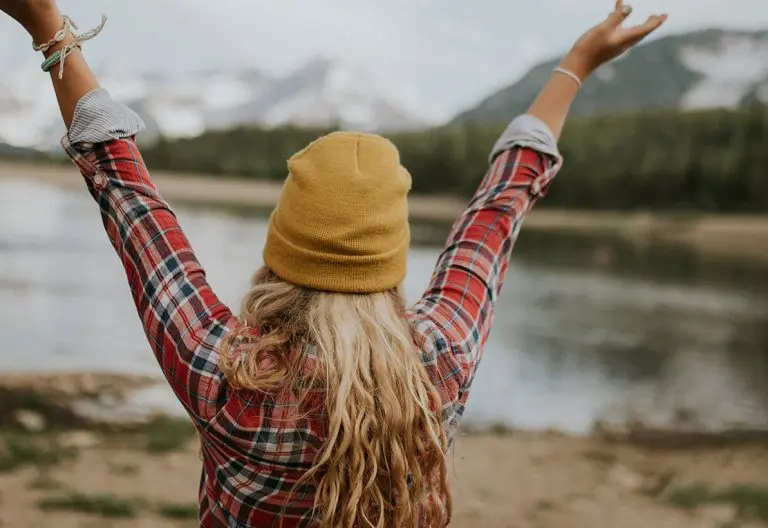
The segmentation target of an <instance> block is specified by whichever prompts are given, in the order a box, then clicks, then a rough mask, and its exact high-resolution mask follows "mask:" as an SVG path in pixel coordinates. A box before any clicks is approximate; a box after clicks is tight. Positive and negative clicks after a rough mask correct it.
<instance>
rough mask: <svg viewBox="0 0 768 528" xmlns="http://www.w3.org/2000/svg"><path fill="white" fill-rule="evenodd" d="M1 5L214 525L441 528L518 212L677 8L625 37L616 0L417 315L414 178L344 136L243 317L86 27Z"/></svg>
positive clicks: (491, 175) (497, 157) (485, 189)
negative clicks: (189, 447)
mask: <svg viewBox="0 0 768 528" xmlns="http://www.w3.org/2000/svg"><path fill="white" fill-rule="evenodd" d="M0 8H1V9H2V10H3V11H5V12H6V13H8V14H9V15H11V16H12V17H14V18H15V19H16V20H18V21H19V22H20V23H21V24H22V25H23V26H24V27H25V28H26V29H27V31H28V32H29V33H30V35H31V36H32V38H33V40H34V42H35V43H37V47H36V49H38V50H39V51H42V52H43V53H44V54H45V57H46V63H45V68H44V69H46V70H48V71H50V72H51V74H52V79H53V84H54V87H55V90H56V95H57V98H58V102H59V106H60V108H61V113H62V116H63V118H64V122H65V123H66V125H67V128H68V134H67V136H66V137H65V138H64V140H63V145H64V148H65V149H66V151H67V153H68V154H69V155H70V156H71V157H72V159H73V160H74V162H75V164H76V165H77V166H78V167H79V169H80V171H81V172H82V175H83V177H84V178H85V181H86V184H87V186H88V189H89V190H90V192H91V194H92V196H93V197H94V199H95V200H96V202H97V203H98V205H99V207H100V209H101V215H102V220H103V222H104V226H105V228H106V231H107V234H108V236H109V238H110V240H111V242H112V244H113V246H114V248H115V250H116V251H117V254H118V256H119V257H120V260H121V261H122V263H123V265H124V267H125V270H126V274H127V277H128V281H129V284H130V286H131V291H132V293H133V298H134V301H135V304H136V308H137V310H138V313H139V316H140V318H141V320H142V322H143V324H144V328H145V330H146V334H147V338H148V340H149V343H150V345H151V347H152V349H153V350H154V352H155V354H156V356H157V360H158V361H159V363H160V365H161V367H162V369H163V372H164V374H165V376H166V378H167V379H168V382H169V383H170V385H171V387H172V388H173V390H174V392H175V393H176V395H177V396H178V397H179V399H180V400H181V402H182V404H183V405H184V407H185V409H186V410H187V412H188V413H189V416H190V417H191V419H192V421H193V422H194V424H195V426H196V427H197V429H198V430H199V432H200V438H201V444H202V454H203V473H202V481H201V485H200V497H199V498H200V523H201V526H205V527H214V526H215V527H220V526H222V527H223V526H229V527H232V526H236V527H265V526H283V527H293V526H323V527H337V526H343V527H353V526H355V527H357V526H372V527H373V526H375V527H383V526H387V527H390V526H403V527H405V526H429V527H438V526H445V525H446V524H447V523H448V522H449V520H450V512H451V501H450V494H449V491H448V487H447V482H446V454H447V451H448V446H449V444H450V442H451V440H452V438H453V436H454V435H455V432H456V429H457V426H458V423H459V420H460V418H461V415H462V413H463V411H464V408H465V405H466V402H467V397H468V394H469V390H470V387H471V385H472V380H473V379H474V375H475V370H476V368H477V365H478V363H479V362H480V359H481V357H482V350H483V344H484V343H485V340H486V337H487V335H488V331H489V329H490V325H491V321H492V317H493V309H494V305H495V303H496V299H497V297H498V295H499V292H500V290H501V286H502V283H503V279H504V275H505V273H506V269H507V264H508V262H509V258H510V253H511V251H512V246H513V244H514V241H515V239H516V237H517V234H518V232H519V229H520V226H521V224H522V220H523V216H524V215H525V213H526V212H527V211H529V210H530V209H531V207H532V206H533V204H534V202H535V201H536V200H537V199H538V198H539V197H540V196H542V195H543V194H544V192H545V191H546V190H547V188H548V186H549V184H550V182H551V181H552V178H553V177H554V176H555V174H556V172H557V171H558V169H559V168H560V165H561V162H560V157H559V154H558V151H557V146H556V139H557V138H558V137H559V135H560V133H561V131H562V128H563V124H564V121H565V118H566V114H567V112H568V109H569V106H570V104H571V102H572V100H573V98H574V97H575V96H576V94H577V92H578V90H579V88H580V87H581V82H582V81H583V80H584V79H586V78H587V77H588V76H589V74H590V73H592V72H593V71H594V70H595V69H596V68H597V67H598V66H599V65H600V64H602V63H604V62H606V61H608V60H611V59H613V58H615V57H616V56H618V55H619V54H621V53H622V52H624V51H626V50H627V49H628V48H630V47H631V46H633V45H635V44H636V43H638V42H639V41H640V40H641V39H643V38H644V37H645V36H647V35H648V34H649V33H651V32H652V31H654V30H655V29H657V28H658V27H659V26H660V25H661V24H662V23H663V22H664V20H665V19H666V17H665V16H658V17H651V18H650V19H649V20H648V21H647V22H646V23H645V24H643V25H641V26H637V27H633V28H623V27H622V23H623V21H624V19H625V18H626V17H627V16H628V15H629V12H630V11H631V10H630V9H629V8H628V7H625V6H624V5H623V4H622V2H621V1H618V2H616V7H615V11H614V12H613V13H612V14H611V15H610V16H609V18H608V19H607V20H605V21H604V22H602V23H601V24H599V25H598V26H596V27H594V28H593V29H591V30H590V31H588V32H587V33H586V34H585V35H584V36H583V37H582V38H581V39H580V40H579V41H578V42H577V44H576V45H575V46H574V47H573V49H572V50H571V51H570V52H569V53H568V54H567V55H566V57H565V58H564V59H563V61H562V64H561V68H558V69H557V70H556V71H555V72H554V73H553V75H552V78H551V79H550V80H549V82H548V83H547V85H546V86H545V87H544V88H543V90H542V92H541V94H540V95H539V96H538V98H537V99H536V101H535V102H534V103H533V105H532V106H531V108H530V111H529V112H528V113H527V114H526V115H524V116H521V117H519V118H517V119H515V120H514V121H513V122H512V124H511V125H510V127H509V128H508V129H507V130H506V131H505V132H504V134H503V135H502V136H501V138H500V139H499V141H498V143H497V144H496V145H495V146H494V147H493V149H492V154H491V158H490V162H491V164H490V168H489V170H488V172H487V175H486V176H485V179H484V180H483V182H482V183H481V184H480V187H479V189H478V191H477V193H476V194H475V196H474V198H473V199H472V201H471V202H470V204H469V207H468V208H467V210H466V211H465V212H464V213H463V214H462V215H461V217H460V218H459V219H458V221H457V222H456V224H455V226H454V229H453V232H452V234H451V235H450V238H449V240H448V243H447V245H446V248H445V251H444V252H443V253H442V255H441V256H440V258H439V261H438V263H437V268H436V271H435V273H434V276H433V278H432V281H431V283H430V285H429V288H428V290H427V292H426V293H425V294H424V296H423V297H422V298H421V300H419V301H418V302H417V303H416V305H415V306H414V307H412V308H409V309H406V307H405V305H404V300H403V296H402V294H401V292H400V289H399V287H400V284H401V282H402V280H403V278H404V276H405V263H406V254H407V251H408V244H409V230H408V221H407V204H406V195H407V193H408V190H409V188H410V176H409V174H408V173H407V171H406V170H405V169H404V168H403V167H402V166H401V165H400V161H399V156H398V152H397V149H396V148H395V147H394V146H393V145H392V144H391V143H389V142H388V141H387V140H385V139H383V138H381V137H378V136H373V135H366V134H357V133H335V134H331V135H329V136H326V137H324V138H321V139H319V140H318V141H316V142H314V143H312V144H311V145H310V146H309V147H307V148H306V149H305V150H303V151H302V152H300V153H298V154H297V155H295V156H293V157H292V158H291V160H290V161H289V176H288V178H287V180H286V182H285V186H284V191H283V194H282V196H281V199H280V202H279V204H278V206H277V208H276V209H275V211H274V213H273V214H272V217H271V219H270V228H269V235H268V238H267V241H266V244H265V248H264V261H265V263H266V266H265V267H264V268H262V269H261V270H260V271H258V273H257V274H256V277H255V279H254V281H253V286H252V289H251V291H250V292H249V293H247V295H246V297H245V300H244V302H243V304H242V309H241V313H240V315H239V317H236V316H234V315H233V314H232V312H231V311H230V310H229V309H228V308H227V307H226V306H224V305H223V304H222V303H221V302H220V301H219V300H218V298H217V297H216V295H215V294H214V292H213V290H212V289H211V287H210V286H209V285H208V283H207V282H206V277H205V273H204V271H203V269H202V268H201V266H200V264H199V263H198V261H197V260H196V258H195V255H194V253H193V251H192V249H191V247H190V246H189V243H188V241H187V239H186V238H185V236H184V234H183V233H182V231H181V228H180V227H179V225H178V223H177V221H176V217H175V216H174V215H173V213H172V212H171V210H170V208H169V207H168V204H167V203H166V202H165V201H164V200H163V199H162V198H161V196H160V194H159V193H158V191H157V189H156V188H155V187H154V185H153V184H152V182H151V180H150V178H149V174H148V173H147V170H146V168H145V166H144V163H143V162H142V159H141V156H140V154H139V151H138V148H137V147H136V143H135V142H134V136H135V135H136V134H137V132H139V130H140V128H141V122H140V120H139V118H138V117H137V116H136V115H135V114H134V113H133V112H131V111H130V110H128V109H127V108H126V107H124V106H122V105H120V104H117V103H115V102H114V101H113V100H112V99H111V98H110V97H109V94H108V93H107V92H106V91H104V90H103V89H100V88H99V85H98V84H97V82H96V79H95V78H94V76H93V74H92V73H91V71H90V70H89V69H88V66H87V64H86V62H85V59H84V58H83V55H82V52H81V49H80V47H79V46H78V44H82V43H83V42H84V41H85V40H87V38H85V37H82V38H77V37H76V36H74V32H73V30H72V27H71V26H69V25H68V22H67V19H65V18H64V17H62V15H61V13H60V12H59V10H58V9H57V6H56V4H55V2H54V0H0ZM97 32H98V31H96V33H97ZM90 36H92V35H89V36H88V37H90ZM57 54H58V55H57ZM64 68H65V70H64V71H62V70H63V69H64Z"/></svg>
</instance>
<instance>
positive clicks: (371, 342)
mask: <svg viewBox="0 0 768 528" xmlns="http://www.w3.org/2000/svg"><path fill="white" fill-rule="evenodd" d="M240 317H241V320H242V321H243V322H244V323H245V326H247V327H251V328H259V329H261V332H260V335H258V337H257V338H255V339H253V341H252V342H247V344H246V345H245V347H246V348H245V350H246V353H245V354H242V353H241V352H242V351H243V344H242V335H241V334H240V333H239V332H234V333H232V335H230V336H229V337H228V338H227V339H226V340H225V345H224V347H223V349H222V351H221V354H220V356H221V360H220V361H221V368H222V370H223V372H224V374H225V376H226V377H227V380H228V382H229V383H230V384H231V385H232V386H233V387H234V388H235V389H240V390H251V391H260V392H267V393H272V394H278V393H280V391H282V390H285V389H287V388H297V387H305V388H306V387H317V386H318V385H319V386H321V387H323V388H324V389H325V395H326V396H325V412H326V413H327V437H326V442H325V444H324V445H323V447H322V448H321V450H320V452H319V453H318V455H317V457H316V459H315V461H314V465H313V467H312V469H311V470H310V471H309V472H308V473H307V474H306V475H304V477H302V479H301V482H309V483H312V484H313V485H314V488H315V499H314V500H315V503H314V504H315V509H316V511H318V512H319V513H320V515H319V518H320V523H321V524H320V525H321V526H322V527H323V528H337V527H343V528H353V527H358V526H360V527H372V528H373V527H375V528H381V527H392V526H397V527H413V526H428V527H430V528H432V527H443V526H445V525H447V524H448V522H449V520H450V515H451V499H450V493H449V491H448V486H447V476H446V474H447V470H446V451H447V440H446V435H445V431H444V429H443V425H442V420H441V416H440V409H441V403H440V396H439V394H438V393H437V390H436V389H435V387H434V385H433V384H432V382H431V381H430V379H429V378H428V376H427V372H426V370H425V368H424V366H423V364H422V362H421V358H420V353H419V351H418V350H417V347H416V345H415V344H414V340H413V334H412V329H411V327H410V324H409V322H408V320H407V319H406V317H405V302H404V298H403V296H402V294H401V292H400V291H399V290H391V291H388V292H384V293H376V294H367V295H350V294H337V293H328V292H319V291H314V290H308V289H305V288H300V287H297V286H295V285H292V284H289V283H287V282H284V281H282V280H281V279H280V278H278V277H277V276H276V275H275V274H274V273H272V272H271V271H270V270H269V269H267V268H262V269H261V270H260V271H259V272H258V273H257V274H256V276H255V278H254V281H253V288H252V289H251V291H250V292H249V293H248V295H247V296H246V297H245V299H244V301H243V305H242V311H241V315H240ZM235 352H236V353H235ZM305 392H306V391H305Z"/></svg>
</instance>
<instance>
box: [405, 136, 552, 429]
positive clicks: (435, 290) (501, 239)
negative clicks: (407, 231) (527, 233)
mask: <svg viewBox="0 0 768 528" xmlns="http://www.w3.org/2000/svg"><path fill="white" fill-rule="evenodd" d="M552 141H553V142H554V138H553V139H552ZM542 151H545V152H546V151H550V152H554V153H556V152H557V151H556V147H555V150H554V151H552V149H544V148H541V149H534V148H529V147H527V146H520V145H519V144H517V143H515V144H511V145H507V146H506V147H505V149H502V150H500V151H498V152H495V153H494V155H493V157H492V163H491V167H490V169H489V170H488V172H487V173H486V176H485V178H484V179H483V181H482V183H481V184H480V187H479V188H478V189H477V191H476V193H475V195H474V197H473V198H472V200H471V202H470V203H469V206H468V207H467V209H466V211H465V212H464V213H463V214H462V215H461V216H460V217H459V219H458V220H457V221H456V223H455V224H454V226H453V230H452V232H451V235H450V237H449V238H448V242H447V244H446V246H445V249H444V250H443V252H442V254H441V255H440V257H439V259H438V262H437V266H436V269H435V272H434V274H433V276H432V280H431V282H430V284H429V287H428V289H427V291H426V293H425V294H424V296H423V297H422V298H421V299H420V300H419V301H418V302H417V303H416V305H415V306H414V307H413V308H412V309H411V316H412V317H413V318H415V319H416V321H415V325H416V328H417V330H419V331H420V333H422V334H427V333H429V334H431V336H430V338H429V342H430V343H432V344H433V345H432V346H431V348H432V349H433V350H432V357H431V358H427V359H428V366H430V365H429V363H432V366H434V367H435V372H438V373H439V379H438V380H437V382H438V387H439V388H441V389H442V392H443V393H444V394H443V398H444V400H446V399H448V400H449V403H451V404H452V405H458V406H459V407H463V405H464V403H465V402H464V400H465V399H466V393H467V391H468V390H469V387H470V385H471V383H472V380H473V378H474V375H475V370H476V367H477V365H478V363H479V362H480V360H481V358H482V350H483V345H484V344H485V342H486V339H487V338H488V333H489V330H490V328H491V324H492V321H493V312H494V306H495V305H496V301H497V299H498V297H499V293H500V291H501V288H502V285H503V283H504V277H505V275H506V271H507V267H508V265H509V259H510V257H511V254H512V248H513V246H514V243H515V241H516V239H517V235H518V233H519V232H520V228H521V226H522V223H523V217H524V216H525V214H526V213H527V212H528V211H529V210H530V209H531V208H532V207H533V205H534V203H535V202H536V201H537V200H538V199H539V198H540V197H541V196H543V195H544V194H545V192H546V191H547V189H548V188H549V185H550V183H551V182H552V179H553V178H554V177H555V175H556V174H557V172H558V170H559V169H560V166H561V158H560V156H559V155H553V154H548V153H542ZM446 392H450V393H451V394H445V393H446ZM446 397H448V398H446ZM450 400H453V401H452V402H451V401H450ZM462 411H463V408H462V409H458V410H457V409H454V408H451V414H457V415H459V416H460V415H461V412H462ZM447 418H449V420H450V421H453V420H454V418H450V417H447Z"/></svg>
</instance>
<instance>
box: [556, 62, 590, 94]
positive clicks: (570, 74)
mask: <svg viewBox="0 0 768 528" xmlns="http://www.w3.org/2000/svg"><path fill="white" fill-rule="evenodd" d="M554 72H555V73H561V74H563V75H565V76H566V77H570V78H571V79H573V81H574V82H575V83H576V84H577V85H578V86H579V89H581V87H582V86H583V83H582V81H581V79H579V76H578V75H576V74H575V73H573V72H572V71H571V70H567V69H565V68H563V67H562V66H558V67H557V68H555V70H554Z"/></svg>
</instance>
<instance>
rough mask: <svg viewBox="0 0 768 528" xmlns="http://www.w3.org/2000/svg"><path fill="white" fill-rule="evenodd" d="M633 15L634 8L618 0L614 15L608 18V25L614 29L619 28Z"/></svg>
mask: <svg viewBox="0 0 768 528" xmlns="http://www.w3.org/2000/svg"><path fill="white" fill-rule="evenodd" d="M631 14H632V6H631V5H624V2H622V1H621V0H617V1H616V9H614V10H613V13H611V14H610V15H609V16H608V19H607V20H606V23H607V24H608V26H610V27H614V28H616V27H619V26H620V25H621V24H622V23H623V22H624V21H625V20H626V19H627V17H629V15H631Z"/></svg>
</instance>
